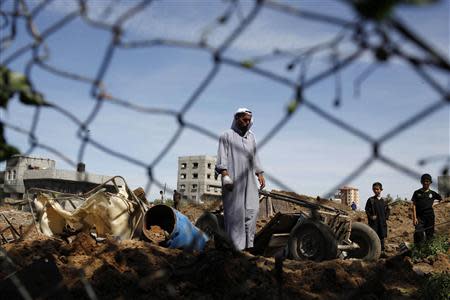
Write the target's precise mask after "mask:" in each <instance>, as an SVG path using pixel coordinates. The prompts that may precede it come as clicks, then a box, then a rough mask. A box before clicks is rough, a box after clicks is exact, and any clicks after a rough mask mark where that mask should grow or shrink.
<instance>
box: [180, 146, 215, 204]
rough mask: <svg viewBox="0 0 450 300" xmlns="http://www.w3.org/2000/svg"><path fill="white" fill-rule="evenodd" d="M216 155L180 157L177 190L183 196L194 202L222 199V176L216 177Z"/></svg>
mask: <svg viewBox="0 0 450 300" xmlns="http://www.w3.org/2000/svg"><path fill="white" fill-rule="evenodd" d="M215 165H216V157H215V156H209V155H196V156H180V157H178V179H177V190H178V191H179V192H180V193H181V195H182V198H183V199H185V200H190V201H194V202H201V201H207V200H213V199H220V196H221V194H222V192H221V188H220V185H221V183H220V178H218V179H217V180H216V179H215V178H214V172H215V171H214V169H215Z"/></svg>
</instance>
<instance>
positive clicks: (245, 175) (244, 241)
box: [216, 108, 265, 250]
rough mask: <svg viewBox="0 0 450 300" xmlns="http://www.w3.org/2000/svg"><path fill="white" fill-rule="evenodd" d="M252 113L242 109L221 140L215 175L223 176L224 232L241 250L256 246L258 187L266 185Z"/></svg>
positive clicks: (236, 114) (238, 111)
mask: <svg viewBox="0 0 450 300" xmlns="http://www.w3.org/2000/svg"><path fill="white" fill-rule="evenodd" d="M252 124H253V116H252V113H251V111H250V110H248V109H246V108H239V109H238V110H237V112H236V113H235V115H234V119H233V123H232V125H231V129H228V130H227V131H225V132H224V133H223V134H222V135H221V136H220V138H219V149H218V152H217V164H216V172H217V173H218V174H221V175H222V200H223V208H224V221H225V231H226V232H227V234H228V236H229V237H230V238H231V240H232V241H233V244H234V246H235V247H236V248H237V249H239V250H242V249H246V248H251V247H253V240H254V237H255V233H256V220H257V218H258V210H259V194H258V186H257V182H256V179H258V181H259V188H260V189H262V188H264V186H265V179H264V175H263V173H264V171H263V170H262V168H261V164H260V161H259V158H258V155H257V152H256V141H255V136H254V134H253V132H251V131H250V127H251V126H252Z"/></svg>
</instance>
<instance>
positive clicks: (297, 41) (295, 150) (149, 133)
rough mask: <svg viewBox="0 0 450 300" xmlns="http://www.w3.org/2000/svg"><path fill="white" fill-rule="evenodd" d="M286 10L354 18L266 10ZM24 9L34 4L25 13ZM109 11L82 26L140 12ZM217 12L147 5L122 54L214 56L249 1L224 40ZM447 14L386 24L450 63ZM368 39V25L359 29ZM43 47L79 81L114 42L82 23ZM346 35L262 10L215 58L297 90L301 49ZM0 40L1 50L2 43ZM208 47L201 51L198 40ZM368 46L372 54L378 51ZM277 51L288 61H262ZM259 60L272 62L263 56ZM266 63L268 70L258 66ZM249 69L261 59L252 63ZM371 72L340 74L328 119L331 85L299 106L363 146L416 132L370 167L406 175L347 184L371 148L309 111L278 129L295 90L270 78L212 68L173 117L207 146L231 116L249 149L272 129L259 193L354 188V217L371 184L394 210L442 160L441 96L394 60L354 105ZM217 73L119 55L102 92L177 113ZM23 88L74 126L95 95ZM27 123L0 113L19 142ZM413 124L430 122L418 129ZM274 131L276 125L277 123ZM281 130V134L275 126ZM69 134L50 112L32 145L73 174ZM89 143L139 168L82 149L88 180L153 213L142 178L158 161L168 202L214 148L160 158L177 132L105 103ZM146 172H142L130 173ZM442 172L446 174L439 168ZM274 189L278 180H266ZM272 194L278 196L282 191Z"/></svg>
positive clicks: (342, 8)
mask: <svg viewBox="0 0 450 300" xmlns="http://www.w3.org/2000/svg"><path fill="white" fill-rule="evenodd" d="M274 2H276V3H284V4H288V5H292V6H293V7H296V8H298V9H301V10H305V11H313V12H317V13H321V14H324V15H328V16H334V17H338V18H341V19H345V20H348V21H354V20H355V19H356V15H355V13H354V12H353V10H352V9H351V7H349V6H348V5H347V4H345V3H343V1H324V0H323V1H322V0H321V1H312V0H310V1H274ZM28 3H29V4H30V8H33V7H36V6H37V5H39V3H40V1H28ZM77 3H78V2H77V1H69V0H59V1H53V2H51V3H50V4H49V5H47V6H45V7H44V8H43V10H42V11H40V12H39V13H38V14H37V15H36V16H35V18H34V20H35V27H36V28H37V29H38V30H39V31H40V32H41V33H42V32H45V29H46V28H49V26H51V25H52V24H55V22H57V21H58V20H60V19H61V18H63V17H64V16H65V15H67V14H70V13H71V12H73V11H74V10H77V9H78V7H77ZM108 3H110V2H109V1H99V0H95V1H89V2H88V16H90V17H91V18H92V19H97V20H103V21H104V22H113V21H114V20H116V19H117V18H118V16H120V15H121V14H122V13H123V12H125V11H126V10H127V9H129V8H130V7H131V6H132V5H135V4H136V3H138V2H136V1H122V2H121V1H113V3H116V5H115V6H113V9H112V10H111V11H110V13H109V14H107V13H105V10H107V7H108ZM12 4H13V1H8V0H6V1H2V4H1V5H2V6H1V9H2V10H5V11H9V10H11V7H12ZM228 6H229V4H228V2H227V1H217V2H211V1H208V2H206V1H201V0H198V1H175V0H172V1H154V2H153V3H151V4H150V5H148V6H147V7H146V8H143V9H140V10H139V11H138V13H137V14H136V15H134V16H133V18H131V19H129V20H127V21H125V22H124V23H123V24H122V27H123V32H124V35H123V40H124V41H142V40H151V39H155V38H163V39H170V40H182V41H189V42H194V43H198V42H199V41H200V40H201V39H202V37H203V38H204V40H205V41H206V42H207V44H208V45H210V46H212V47H219V46H220V45H222V43H223V42H224V41H225V40H226V39H227V37H229V36H230V33H231V32H232V30H234V29H235V28H236V26H237V25H238V24H239V22H240V20H241V18H242V17H245V16H247V15H248V14H249V13H250V11H251V9H252V6H253V1H241V6H240V7H239V9H238V10H236V11H235V12H234V13H233V14H232V15H231V16H230V18H229V21H228V22H227V23H226V24H225V25H223V26H215V25H214V24H215V22H214V20H215V19H216V18H217V17H218V16H220V15H221V14H222V13H223V12H224V11H226V9H227V7H228ZM449 14H450V2H449V1H440V2H439V3H438V4H433V5H426V6H418V7H416V6H400V7H397V8H396V10H395V15H396V16H398V17H399V18H401V20H402V21H403V22H404V23H406V24H407V25H408V26H409V27H410V28H411V29H412V30H413V31H414V32H416V33H417V34H418V35H419V36H421V37H422V38H423V39H425V40H426V41H427V43H429V44H430V45H432V46H433V47H434V48H435V49H437V51H438V52H439V53H441V54H442V55H443V56H444V57H446V58H447V59H448V58H449V51H450V49H449V45H450V43H449V40H450V37H449V36H450V33H449V32H450V21H449ZM24 25H25V22H23V21H19V22H18V31H17V36H16V38H15V39H14V41H13V42H12V43H11V44H10V45H8V47H5V48H2V52H1V53H0V64H4V61H5V60H7V58H8V57H9V56H10V55H11V54H12V53H14V52H15V51H16V50H17V49H19V48H20V47H21V46H23V45H26V44H28V43H30V42H31V41H32V39H31V38H30V36H29V34H28V32H27V31H26V29H25V27H24ZM367 26H368V28H370V25H367ZM56 29H57V30H56V31H55V32H52V34H51V35H49V36H48V38H46V45H47V47H48V49H49V56H48V59H47V60H46V63H48V64H49V65H52V66H55V67H57V68H59V69H61V70H66V71H70V72H72V73H76V74H79V75H83V76H86V77H89V78H95V76H96V74H98V72H99V69H100V66H101V63H102V60H103V58H104V56H105V53H106V51H107V49H108V45H109V43H110V41H111V34H110V32H108V31H106V30H104V29H102V28H99V27H94V26H92V24H88V23H87V22H86V21H84V20H83V19H82V18H80V17H78V18H75V19H74V20H72V21H71V22H69V23H66V24H64V25H60V26H57V27H56ZM341 32H343V31H342V29H341V28H339V27H337V26H335V25H329V24H324V23H323V22H317V21H311V20H306V19H303V18H298V17H294V16H291V15H287V14H283V13H280V12H277V11H274V10H271V9H269V8H267V7H264V8H262V9H261V11H259V14H258V15H257V17H256V18H255V19H254V20H253V21H252V22H251V23H250V24H249V25H248V27H247V28H246V29H245V30H244V31H243V32H242V33H241V34H240V35H239V36H238V38H237V39H236V40H234V41H233V42H232V43H231V44H230V46H229V47H228V48H227V49H226V50H225V51H224V52H223V55H224V57H227V58H230V59H233V60H235V61H248V60H250V61H254V62H257V63H256V64H255V66H256V67H258V68H261V69H264V70H266V71H269V72H272V73H274V74H277V75H279V76H283V77H285V78H289V79H290V80H291V81H296V80H297V78H298V77H299V74H300V67H301V65H300V64H297V65H295V67H294V68H293V69H292V70H288V69H287V68H286V66H287V65H288V64H289V63H290V62H291V61H292V60H293V59H294V56H293V55H295V54H296V53H299V51H300V50H299V49H307V48H309V47H312V46H315V45H317V44H321V43H325V42H329V41H330V40H332V39H333V38H335V37H336V35H337V34H339V33H341ZM345 33H346V35H345V38H344V42H343V43H342V44H340V46H339V48H338V51H339V54H338V55H339V57H346V56H348V55H349V54H351V53H352V52H353V51H355V50H356V47H355V45H354V43H353V41H352V40H351V32H350V31H347V32H345ZM0 35H2V36H3V37H4V36H6V32H5V30H2V31H0ZM205 37H206V38H205ZM394 39H395V40H396V41H397V42H398V43H401V44H402V46H403V49H405V51H408V52H409V53H414V54H418V55H421V54H420V53H421V52H420V51H419V50H418V49H417V48H415V47H414V46H411V45H410V44H408V43H407V42H406V41H405V40H404V39H402V38H401V37H400V36H398V35H397V36H394ZM373 43H379V41H377V40H374V41H373ZM274 49H278V50H279V53H287V55H278V56H275V57H274V56H273V55H272V56H270V54H273V53H274ZM331 54H332V53H331V52H330V51H322V52H320V53H317V54H316V55H315V56H314V57H313V58H312V59H311V60H310V63H309V64H308V69H307V70H308V71H307V73H306V80H308V79H310V78H313V77H314V75H316V74H319V73H320V72H321V71H323V70H325V69H327V68H329V67H330V66H331V65H330V61H331V59H330V57H331ZM268 55H269V56H268ZM264 57H266V59H264ZM31 58H32V53H31V51H28V52H26V53H24V54H23V55H21V56H20V57H18V58H17V59H15V60H13V61H12V62H10V63H9V64H8V67H9V68H11V70H13V71H15V72H20V73H24V72H25V70H26V65H27V63H28V62H29V61H30V59H31ZM257 58H261V60H258V59H257ZM373 64H374V58H373V55H372V54H371V53H365V54H363V55H362V56H361V57H360V58H359V59H358V60H357V61H355V62H354V63H352V64H351V65H350V66H349V67H347V68H345V69H344V70H343V71H342V72H340V73H339V79H340V82H341V86H340V90H341V96H340V99H341V102H340V105H339V106H338V107H336V106H335V105H334V102H335V98H336V85H335V82H336V77H334V76H331V77H328V78H326V79H324V80H321V81H320V82H317V83H316V84H314V85H311V86H310V87H308V88H306V89H305V90H304V93H303V96H304V99H305V100H307V101H308V102H309V103H312V104H313V105H315V106H316V107H318V108H320V109H321V110H322V111H323V112H325V113H327V114H329V115H330V116H332V117H333V118H335V119H337V120H340V121H343V122H345V123H346V124H348V125H350V126H351V127H353V128H355V129H357V130H358V131H360V132H363V133H364V134H365V135H367V136H369V137H370V138H372V139H378V138H380V137H382V136H384V135H385V134H386V133H388V132H390V131H391V130H392V129H393V128H396V127H397V126H398V125H399V124H401V123H402V122H405V121H407V120H409V119H411V118H413V116H414V118H417V121H415V120H414V121H413V122H412V126H409V127H408V128H406V129H405V130H402V131H401V132H400V133H399V134H398V135H395V136H394V137H392V138H391V139H388V140H387V141H386V142H384V143H382V145H381V147H380V153H382V154H383V155H385V156H386V157H388V158H389V159H390V160H392V161H394V162H395V163H397V164H400V165H402V166H404V167H406V168H408V170H410V171H411V172H412V173H414V174H415V175H412V176H411V175H408V174H406V173H405V172H401V171H399V170H398V169H397V168H394V167H393V166H392V164H391V163H385V162H382V161H380V160H375V161H374V162H373V163H371V164H370V165H369V166H368V167H367V168H365V169H364V170H363V171H362V172H361V173H359V175H358V176H357V177H356V178H353V179H351V180H349V181H346V180H345V178H347V177H348V176H349V175H350V174H352V172H354V171H355V170H356V169H357V168H358V167H359V166H360V165H361V164H363V162H364V161H366V160H367V159H368V158H370V157H371V156H372V147H371V144H370V143H368V142H367V141H366V140H364V139H361V138H360V137H358V136H355V135H354V134H352V133H351V132H349V131H348V130H345V129H343V128H340V127H338V126H336V125H335V124H333V123H331V122H330V121H329V120H328V119H326V118H323V117H322V116H320V115H319V114H317V113H316V112H315V111H314V110H312V109H311V108H310V107H308V106H305V105H300V106H299V108H298V109H297V111H296V112H295V113H294V114H293V116H292V117H291V118H290V119H289V120H288V121H286V122H283V121H282V119H283V117H284V116H285V114H286V108H287V106H288V104H289V103H290V102H291V101H292V99H293V97H294V91H293V89H292V88H291V87H289V86H287V85H285V84H282V83H280V82H277V81H275V80H272V79H270V78H267V77H264V76H261V75H259V74H256V73H255V72H251V70H248V69H245V68H239V67H235V66H233V65H230V64H221V65H220V67H219V69H218V72H217V74H216V75H215V76H214V78H213V79H212V80H211V82H210V83H209V84H208V85H207V86H206V88H205V89H204V90H203V91H202V93H201V94H200V96H199V97H198V98H197V99H196V101H195V102H194V103H193V105H192V106H190V107H189V108H188V109H187V110H186V111H185V112H184V114H183V118H184V120H185V121H187V122H189V123H194V124H196V125H198V126H200V127H202V128H205V129H207V130H208V131H209V132H211V133H213V134H214V135H215V136H218V135H220V133H221V132H223V131H224V130H226V129H227V128H229V127H230V125H231V121H232V117H233V114H234V112H235V111H236V109H237V108H238V107H247V108H249V109H251V110H252V111H253V115H254V125H253V128H252V131H253V132H254V133H255V135H256V138H257V142H262V141H265V139H266V137H267V135H268V134H269V133H270V132H271V130H272V129H273V128H278V129H279V130H278V131H277V133H276V134H275V135H274V136H272V137H271V138H270V140H269V141H268V142H267V143H264V145H263V146H262V147H261V148H260V150H259V155H260V158H261V162H262V164H263V166H264V169H265V172H266V175H267V176H266V177H268V178H269V180H268V182H267V189H269V190H271V189H289V190H293V191H295V192H297V193H299V194H305V195H310V196H314V197H315V196H329V194H330V193H333V191H334V190H335V189H336V188H337V187H338V186H339V185H350V186H352V187H356V188H358V189H359V191H360V197H361V205H364V204H365V200H366V199H367V198H368V197H370V196H371V194H372V192H371V186H372V183H373V182H375V181H380V182H382V183H383V186H384V191H383V192H384V194H385V195H386V194H390V195H392V196H393V197H394V198H395V197H396V196H397V195H398V196H399V197H401V198H408V199H409V198H410V197H411V195H412V193H413V191H414V190H416V189H418V188H419V187H420V180H419V177H418V176H417V175H418V174H421V173H425V172H427V173H430V174H431V175H432V176H433V178H434V179H435V180H434V181H435V182H434V183H437V176H438V175H439V174H440V173H441V172H442V169H443V167H444V166H445V164H446V161H445V160H442V159H441V160H431V161H430V162H429V163H427V164H425V165H420V164H419V161H420V160H422V159H427V158H430V157H433V156H442V157H448V156H449V153H450V132H449V127H450V110H449V105H444V106H442V107H440V108H439V109H438V110H435V111H429V110H428V108H429V107H430V106H431V105H433V104H434V103H440V101H442V100H441V99H440V98H439V94H438V93H436V92H435V91H434V90H433V89H432V88H430V87H429V85H427V84H426V83H425V82H424V80H423V78H421V77H420V76H418V75H417V73H416V72H414V71H413V70H412V69H411V67H410V66H409V65H408V64H407V63H405V62H404V61H403V60H401V59H398V58H393V59H390V60H389V61H388V62H386V63H382V64H378V67H377V68H376V69H375V70H374V72H373V73H372V74H371V75H370V76H369V77H368V78H367V79H366V80H365V81H364V82H363V83H362V84H361V86H360V88H359V90H360V91H359V95H356V94H357V93H355V80H357V79H358V78H359V76H360V75H361V74H362V73H363V72H364V71H365V70H367V68H369V67H370V66H371V65H373ZM213 67H214V64H213V60H212V56H211V54H210V53H208V52H207V51H204V50H198V49H190V48H176V47H165V46H155V47H147V48H133V49H123V48H116V49H115V51H114V53H113V56H112V59H111V62H110V64H109V65H108V68H107V70H106V73H105V76H104V78H103V84H104V86H105V88H106V90H107V92H108V94H110V95H113V96H115V97H117V98H120V99H124V100H126V101H128V102H131V103H133V104H135V105H140V106H145V107H151V108H159V109H166V110H173V111H178V112H179V111H181V109H182V107H183V106H184V105H186V103H187V102H188V99H189V98H190V97H191V95H192V94H193V93H194V92H195V90H196V89H197V87H198V86H199V85H200V84H201V83H202V81H203V80H204V79H205V78H206V76H207V74H208V73H209V72H211V70H212V68H213ZM427 71H428V72H429V73H430V74H431V75H432V76H433V78H435V80H437V82H439V83H440V84H441V85H442V86H444V87H445V88H446V89H448V88H449V86H450V83H449V79H448V76H446V74H444V73H443V72H438V71H433V70H431V68H427ZM30 74H31V80H32V83H33V85H34V86H35V88H36V89H37V90H39V91H40V92H42V93H43V94H44V95H45V97H46V99H48V100H49V101H51V102H53V103H56V104H57V105H59V106H61V107H64V108H65V109H67V110H68V111H70V112H71V113H72V114H74V115H75V116H76V117H77V118H79V119H80V120H86V119H88V118H89V115H90V113H91V112H92V110H93V109H94V107H95V104H96V102H95V100H94V99H93V98H92V96H91V87H92V86H91V85H90V84H87V83H85V82H80V81H75V80H72V79H69V78H65V77H63V76H58V75H55V74H53V73H50V72H48V71H46V70H45V69H43V68H41V67H39V66H37V65H34V66H33V68H32V71H31V73H30ZM34 113H35V109H34V108H33V107H30V106H24V105H23V104H21V103H20V102H19V101H18V100H17V99H14V100H13V101H11V102H10V104H9V105H8V108H7V109H6V110H3V109H0V119H1V120H2V121H3V122H6V123H8V124H14V125H15V126H18V127H21V128H24V129H26V130H29V129H30V128H31V127H32V124H33V115H34ZM423 114H425V115H426V118H421V116H423ZM280 122H281V123H280ZM280 124H282V126H280ZM78 129H79V126H78V125H76V124H74V123H73V122H71V121H70V120H68V118H67V117H66V116H64V115H62V114H61V113H60V112H57V111H55V110H52V109H48V108H43V109H41V110H40V112H39V119H38V123H37V127H36V136H37V138H38V141H39V143H40V144H44V145H48V146H51V147H52V148H54V149H56V150H57V151H58V152H60V153H63V154H64V156H65V157H68V158H69V159H70V160H71V161H73V162H75V163H76V162H78V156H79V152H80V145H81V141H80V139H79V138H78V136H77V130H78ZM88 129H89V134H90V137H91V138H92V139H93V140H95V141H97V142H98V143H100V144H101V145H103V146H104V147H105V148H106V149H110V150H112V151H114V153H120V154H123V155H126V156H127V157H130V158H133V159H134V160H135V161H137V162H139V163H134V162H133V161H128V160H124V159H122V158H121V157H117V156H114V155H112V154H111V153H109V152H105V151H103V150H101V149H98V148H97V147H94V146H93V145H90V144H88V146H87V147H86V149H85V152H84V155H83V158H82V160H83V162H84V163H85V164H86V170H87V171H88V172H93V173H97V174H104V175H111V176H112V175H121V176H123V177H125V179H126V180H127V182H128V184H129V185H130V187H131V188H136V187H138V186H142V187H148V188H149V189H148V190H147V191H148V193H149V194H150V196H149V198H150V199H155V198H157V197H158V194H159V190H160V189H161V187H160V186H156V185H154V184H153V185H150V186H148V182H149V181H148V175H147V169H146V168H145V167H144V166H148V165H151V163H152V162H154V161H155V159H157V157H158V156H162V159H161V160H159V161H158V163H157V164H156V165H155V166H154V169H153V170H152V174H153V176H154V177H155V178H156V179H157V180H158V182H160V183H161V184H163V185H164V184H165V185H166V186H167V190H168V191H171V190H173V188H174V187H176V181H177V159H178V157H179V156H186V155H203V154H206V155H215V154H216V152H217V140H216V139H215V138H211V137H209V136H206V135H204V134H202V133H201V132H198V131H196V130H193V129H191V128H187V127H185V128H184V129H183V130H182V132H181V135H180V136H179V137H178V138H177V140H176V141H175V143H174V144H173V146H172V147H171V148H169V149H166V148H165V147H166V145H167V143H168V142H169V141H170V140H171V138H172V137H173V135H174V134H175V133H176V131H177V129H178V123H177V119H176V118H174V116H172V115H164V114H146V113H142V112H137V111H132V110H129V109H126V108H124V107H121V106H118V105H114V104H112V103H108V102H107V101H106V103H104V104H103V105H102V107H101V109H100V110H99V112H98V113H97V114H96V115H95V118H94V119H93V121H92V123H90V124H89V128H88ZM5 136H6V138H7V141H8V142H9V143H10V144H12V145H15V146H16V147H18V148H19V149H20V150H21V151H22V152H26V151H27V150H28V149H29V146H30V144H29V140H28V137H27V136H26V135H23V134H21V133H18V132H16V131H14V130H11V129H8V128H7V129H6V132H5ZM28 154H29V155H32V156H38V157H49V158H52V159H55V160H56V162H57V167H58V168H61V169H73V168H74V167H73V166H71V165H70V164H69V163H67V162H65V161H64V160H63V159H62V158H61V157H59V156H58V155H55V153H53V152H50V151H47V150H46V149H43V148H34V149H33V151H32V153H28ZM140 163H142V165H140ZM447 163H448V161H447ZM271 178H274V179H276V180H271ZM280 182H281V183H282V184H281V185H280V184H278V183H280Z"/></svg>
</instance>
